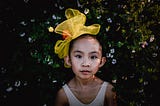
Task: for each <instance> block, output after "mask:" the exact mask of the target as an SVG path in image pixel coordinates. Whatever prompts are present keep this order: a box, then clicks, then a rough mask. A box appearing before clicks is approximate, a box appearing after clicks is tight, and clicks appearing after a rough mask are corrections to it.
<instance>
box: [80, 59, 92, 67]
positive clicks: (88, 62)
mask: <svg viewBox="0 0 160 106" xmlns="http://www.w3.org/2000/svg"><path fill="white" fill-rule="evenodd" d="M90 65H91V62H90V60H89V59H83V62H82V66H83V67H89V66H90Z"/></svg>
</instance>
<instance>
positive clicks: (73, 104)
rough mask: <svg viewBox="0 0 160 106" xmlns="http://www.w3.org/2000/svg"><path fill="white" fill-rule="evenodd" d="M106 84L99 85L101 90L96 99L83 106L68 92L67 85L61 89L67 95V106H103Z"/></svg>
mask: <svg viewBox="0 0 160 106" xmlns="http://www.w3.org/2000/svg"><path fill="white" fill-rule="evenodd" d="M107 85H108V83H107V82H104V83H103V84H102V85H101V88H100V90H99V92H98V94H97V96H96V98H95V99H94V100H93V101H92V102H91V103H89V104H84V103H82V102H80V101H79V100H78V99H77V98H76V96H75V95H74V94H73V93H72V91H71V90H70V88H69V87H68V85H67V84H65V85H64V86H63V89H64V91H65V93H66V95H67V98H68V100H69V105H70V106H103V105H104V99H105V92H106V88H107Z"/></svg>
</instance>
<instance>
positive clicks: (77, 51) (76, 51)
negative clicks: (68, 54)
mask: <svg viewBox="0 0 160 106" xmlns="http://www.w3.org/2000/svg"><path fill="white" fill-rule="evenodd" d="M74 53H83V52H82V51H80V50H75V51H74Z"/></svg>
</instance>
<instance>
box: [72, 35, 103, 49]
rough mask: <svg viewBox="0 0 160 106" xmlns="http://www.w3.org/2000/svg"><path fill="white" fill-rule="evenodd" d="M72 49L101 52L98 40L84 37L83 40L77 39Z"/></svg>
mask: <svg viewBox="0 0 160 106" xmlns="http://www.w3.org/2000/svg"><path fill="white" fill-rule="evenodd" d="M72 49H82V50H84V49H85V50H87V49H91V50H101V46H100V44H99V42H98V40H96V39H94V38H92V37H84V38H80V39H77V40H76V41H75V42H74V44H73V48H72Z"/></svg>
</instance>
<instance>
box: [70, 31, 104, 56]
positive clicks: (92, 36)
mask: <svg viewBox="0 0 160 106" xmlns="http://www.w3.org/2000/svg"><path fill="white" fill-rule="evenodd" d="M87 37H91V38H93V39H95V40H96V41H97V42H98V43H99V45H100V46H101V48H102V56H104V53H103V47H102V44H101V42H100V41H99V40H98V39H97V37H96V36H95V35H90V34H83V35H81V36H79V37H77V38H75V39H73V40H72V41H71V42H70V45H69V52H68V53H69V54H68V55H69V56H70V53H71V50H72V48H73V45H74V43H75V42H76V41H77V40H78V39H82V38H87Z"/></svg>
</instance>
